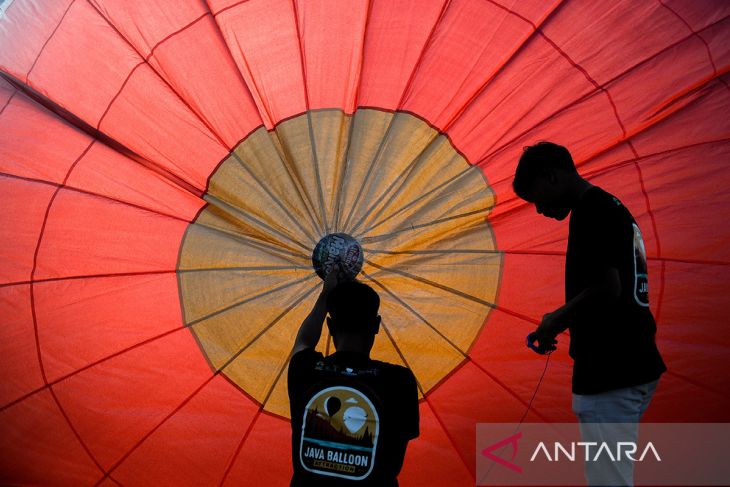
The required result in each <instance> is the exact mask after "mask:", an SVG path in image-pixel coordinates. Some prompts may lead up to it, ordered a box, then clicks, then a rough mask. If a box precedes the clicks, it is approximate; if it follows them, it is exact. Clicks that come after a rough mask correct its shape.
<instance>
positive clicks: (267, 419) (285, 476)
mask: <svg viewBox="0 0 730 487" xmlns="http://www.w3.org/2000/svg"><path fill="white" fill-rule="evenodd" d="M254 421H255V422H254V425H253V428H252V429H251V431H250V432H248V436H247V437H246V441H245V442H244V443H243V447H242V448H241V450H240V452H239V453H238V456H237V457H236V459H235V462H234V463H233V465H232V467H231V469H230V471H229V472H228V476H227V477H226V480H225V482H223V486H232V485H248V484H254V485H289V481H290V480H291V476H292V473H293V469H292V464H291V462H292V460H291V423H290V422H289V421H285V420H283V419H280V418H275V417H273V416H270V415H268V414H265V413H264V414H259V415H258V416H257V417H256V419H255V420H254Z"/></svg>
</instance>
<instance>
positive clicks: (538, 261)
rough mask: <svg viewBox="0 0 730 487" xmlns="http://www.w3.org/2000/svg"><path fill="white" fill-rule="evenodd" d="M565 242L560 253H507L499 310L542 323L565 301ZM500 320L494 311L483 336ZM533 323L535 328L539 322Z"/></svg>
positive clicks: (504, 262)
mask: <svg viewBox="0 0 730 487" xmlns="http://www.w3.org/2000/svg"><path fill="white" fill-rule="evenodd" d="M542 218H543V219H544V217H542ZM563 226H567V225H563ZM566 244H567V241H563V242H562V247H563V250H562V253H560V254H557V255H555V254H552V255H551V254H548V255H541V254H540V253H525V254H521V253H511V252H506V253H505V254H504V257H503V260H502V262H503V263H502V285H501V287H500V289H499V296H498V301H497V302H498V304H499V307H500V309H504V310H505V311H507V312H513V313H519V314H520V315H522V316H525V317H527V318H529V319H532V320H536V321H538V322H539V321H540V320H541V319H542V316H543V315H544V314H545V313H547V312H548V311H551V310H554V309H556V308H558V307H559V306H561V305H562V304H563V303H565V293H564V289H565V288H564V285H565V284H564V277H563V274H564V272H565V245H566ZM528 252H529V251H528ZM501 319H503V317H502V313H501V312H499V311H492V312H491V314H490V316H489V318H488V320H487V324H486V326H485V330H484V331H483V332H482V335H484V334H485V333H486V334H487V335H488V334H489V333H488V330H489V328H490V327H491V323H492V320H501ZM531 326H532V328H533V329H534V328H535V326H536V325H531ZM529 331H532V330H528V332H529ZM525 336H527V333H525ZM522 338H524V337H522ZM480 341H481V339H480ZM477 343H479V342H477ZM520 345H521V343H520ZM475 346H476V345H475Z"/></svg>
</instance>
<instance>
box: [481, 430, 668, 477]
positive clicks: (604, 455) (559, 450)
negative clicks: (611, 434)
mask: <svg viewBox="0 0 730 487" xmlns="http://www.w3.org/2000/svg"><path fill="white" fill-rule="evenodd" d="M521 438H522V433H521V432H520V433H515V434H514V435H512V436H509V437H507V438H505V439H503V440H501V441H498V442H497V443H495V444H493V445H490V446H488V447H487V448H485V449H483V450H482V451H481V454H482V455H483V456H485V457H487V458H488V459H490V460H492V461H494V462H496V463H498V464H500V465H502V466H503V467H505V468H508V469H510V470H512V471H514V472H517V473H522V467H520V466H519V465H517V464H516V463H514V460H515V458H516V457H517V447H518V441H519V440H520V439H521ZM508 446H509V447H511V449H512V455H511V458H510V460H505V459H504V458H501V457H499V456H497V455H496V454H495V453H494V452H495V450H500V451H501V450H503V449H504V448H506V447H508ZM637 451H639V446H638V445H637V444H636V443H634V442H630V441H619V442H617V443H616V446H615V448H613V449H612V448H611V447H610V446H609V444H608V443H606V442H601V443H598V442H595V441H576V442H571V443H568V444H567V446H565V445H563V444H562V443H560V442H557V441H556V442H555V443H553V448H552V455H551V450H550V449H549V448H548V446H547V445H546V444H545V442H543V441H541V442H539V443H538V444H537V446H536V447H535V450H534V451H533V452H532V456H531V457H530V462H534V461H535V460H537V459H539V458H543V457H544V458H545V459H547V461H549V462H557V461H560V460H561V458H564V459H565V460H568V461H571V462H575V461H576V459H577V461H585V462H597V461H599V460H608V459H610V460H611V461H613V462H621V461H625V460H624V459H627V460H630V461H632V462H643V461H644V458H646V456H647V455H649V454H651V455H652V456H653V457H654V458H655V459H656V461H658V462H661V461H662V459H661V457H660V456H659V452H658V451H657V449H656V448H655V447H654V445H653V444H652V442H648V443H647V444H646V446H645V447H644V449H643V450H642V452H641V455H640V456H639V457H638V458H636V456H635V455H636V453H637ZM576 452H578V453H581V452H582V453H583V454H582V456H581V455H579V454H577V453H576Z"/></svg>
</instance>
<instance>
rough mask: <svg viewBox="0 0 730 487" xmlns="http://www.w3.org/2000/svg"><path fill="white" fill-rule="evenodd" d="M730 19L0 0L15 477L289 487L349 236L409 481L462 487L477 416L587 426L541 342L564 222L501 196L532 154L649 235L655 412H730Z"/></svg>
mask: <svg viewBox="0 0 730 487" xmlns="http://www.w3.org/2000/svg"><path fill="white" fill-rule="evenodd" d="M728 15H730V3H728V2H725V1H721V0H717V1H697V2H682V1H670V0H619V1H616V2H605V1H600V0H581V1H578V0H563V1H548V0H540V1H538V0H520V1H510V0H504V1H502V0H352V1H341V0H244V1H241V0H207V1H205V2H202V1H198V0H176V1H167V0H129V1H125V2H118V1H112V0H43V1H40V0H14V1H4V2H0V188H2V192H1V193H0V194H1V195H2V196H0V198H1V200H2V209H3V211H2V213H1V216H0V239H1V242H2V245H0V308H1V311H0V316H1V317H2V322H3V326H2V327H0V377H1V379H2V380H0V431H1V432H2V434H0V458H1V460H0V483H3V484H6V483H7V484H37V485H74V486H77V485H125V486H126V485H175V486H182V485H191V486H193V485H194V486H199V485H241V484H249V483H251V484H256V485H288V482H289V478H290V476H291V472H292V470H291V450H290V447H291V445H290V441H291V439H290V422H289V419H288V414H289V413H288V398H287V394H286V374H285V371H286V366H287V364H288V361H289V358H290V356H289V354H290V351H291V347H292V345H293V341H294V336H295V335H296V330H297V327H298V326H299V324H300V323H301V321H302V319H303V318H304V317H305V316H306V314H307V313H308V311H309V309H310V308H311V306H312V304H313V302H314V300H315V298H316V295H317V292H318V289H319V287H320V286H321V280H320V278H319V277H318V276H317V274H316V272H315V269H314V268H313V265H312V253H313V251H314V249H315V247H316V246H317V244H318V243H319V242H320V241H323V239H325V238H327V236H329V235H341V234H346V235H347V236H349V237H351V238H352V239H353V240H354V241H356V242H357V244H358V245H359V247H358V248H359V249H360V250H361V252H362V256H363V265H362V271H361V273H360V275H359V278H360V279H362V280H363V281H365V282H367V283H369V284H370V285H371V286H372V287H373V288H374V289H375V290H376V291H377V292H378V293H379V295H380V296H381V300H382V307H381V315H382V317H383V327H382V331H381V332H380V333H379V334H378V335H377V338H376V342H375V347H374V351H373V354H374V356H375V357H376V358H379V359H381V360H387V361H389V362H393V363H397V364H401V365H405V366H408V367H410V368H411V370H412V371H413V372H414V374H415V376H416V378H417V380H418V385H419V396H420V400H421V402H420V413H421V436H420V437H419V438H418V439H416V440H415V441H413V442H411V443H410V445H409V447H408V452H407V455H406V459H405V463H404V468H403V471H402V473H401V475H400V481H401V484H402V485H444V486H469V485H474V484H475V451H474V431H475V424H476V423H478V422H520V421H557V422H560V421H574V417H573V415H572V412H571V409H570V376H571V361H570V358H569V357H568V355H567V344H568V337H560V339H559V342H560V343H559V346H558V351H557V352H555V353H554V354H553V355H551V356H550V359H549V361H547V362H546V360H545V358H543V357H540V356H537V355H535V354H533V353H532V352H530V351H529V350H528V349H527V348H526V347H525V346H524V337H525V336H526V335H527V333H529V332H530V331H532V330H534V328H535V326H536V324H537V323H539V321H540V319H541V317H542V315H543V314H544V313H546V312H549V311H552V310H553V309H555V308H556V307H558V306H559V305H560V304H562V302H563V300H564V287H563V272H564V263H565V248H566V243H567V225H566V224H565V222H563V223H562V224H561V223H556V222H550V221H547V220H546V219H544V218H541V217H540V216H539V215H537V214H536V213H535V211H534V208H533V207H532V206H531V205H529V204H527V203H525V202H524V201H522V200H520V199H519V198H517V197H516V195H515V194H514V193H513V191H512V188H511V181H512V177H513V175H514V170H515V167H516V163H517V160H518V158H519V156H520V154H521V152H522V148H523V147H524V146H526V145H528V144H532V143H534V142H536V141H538V140H552V141H555V142H557V143H560V144H563V145H565V146H567V147H568V148H569V149H570V150H571V152H572V154H573V156H574V159H575V161H576V163H577V167H578V170H579V172H580V173H581V175H582V176H584V177H585V178H587V179H588V180H589V181H590V182H592V183H594V184H597V185H599V186H601V187H603V188H604V189H606V190H607V191H609V192H611V193H613V194H615V195H616V196H617V197H619V198H620V199H621V200H622V201H623V202H624V203H625V204H626V206H627V207H628V208H629V209H630V210H631V211H632V213H633V214H634V216H635V218H636V220H637V222H638V224H639V226H640V227H641V229H642V233H643V235H644V238H645V243H646V250H647V254H648V260H649V284H650V290H651V292H650V304H651V308H652V311H653V312H654V315H655V316H656V318H657V322H658V333H657V343H658V345H659V348H660V351H661V352H662V354H663V356H664V358H665V361H666V362H667V365H668V368H669V372H668V373H667V374H666V375H665V376H664V377H663V379H662V381H661V384H660V387H659V389H658V392H657V395H656V396H655V398H654V402H653V404H652V406H651V407H650V409H649V412H648V414H647V417H646V418H647V420H653V421H667V422H692V421H716V422H727V421H728V420H730V417H729V413H728V411H730V407H728V406H730V398H729V395H730V394H729V393H728V390H730V376H728V374H727V373H726V372H724V371H726V370H728V366H730V333H728V332H727V330H726V326H725V323H726V317H727V316H728V314H730V300H728V299H727V296H726V294H727V289H728V284H729V282H728V278H727V277H726V276H727V272H726V270H727V268H728V265H730V250H728V249H730V225H728V221H730V196H729V195H730V193H728V191H727V187H728V185H730V168H729V167H728V164H727V161H728V160H730V117H728V116H727V113H728V112H730V84H729V82H730V75H728V69H729V68H730V19H729V18H728ZM318 348H319V349H320V350H322V351H323V352H332V350H333V345H332V343H331V339H330V337H329V336H328V335H327V332H326V330H325V332H324V333H323V334H322V337H321V339H320V343H319V345H318ZM617 353H619V354H620V352H617ZM617 359H618V357H617ZM543 373H544V374H543Z"/></svg>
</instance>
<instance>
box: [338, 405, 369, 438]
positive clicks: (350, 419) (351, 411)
mask: <svg viewBox="0 0 730 487" xmlns="http://www.w3.org/2000/svg"><path fill="white" fill-rule="evenodd" d="M367 419H368V416H367V414H366V413H365V410H364V409H363V408H361V407H358V406H353V407H349V408H347V409H346V410H345V413H344V414H343V419H342V421H343V422H344V423H345V426H346V427H347V429H348V430H350V433H357V432H358V431H360V429H361V428H362V427H363V426H364V425H365V421H367Z"/></svg>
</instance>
